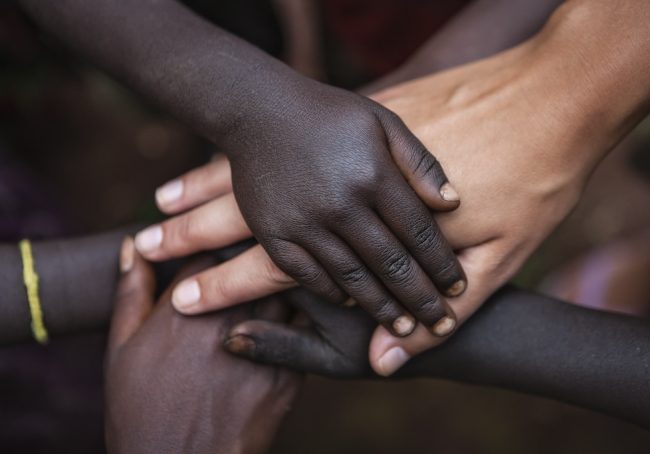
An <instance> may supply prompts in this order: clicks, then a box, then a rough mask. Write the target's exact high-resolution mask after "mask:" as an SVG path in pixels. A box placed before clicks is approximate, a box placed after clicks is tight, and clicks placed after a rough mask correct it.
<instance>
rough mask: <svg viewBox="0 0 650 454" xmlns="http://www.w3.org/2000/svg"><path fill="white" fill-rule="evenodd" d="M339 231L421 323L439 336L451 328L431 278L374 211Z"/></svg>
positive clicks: (450, 315)
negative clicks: (361, 220)
mask: <svg viewBox="0 0 650 454" xmlns="http://www.w3.org/2000/svg"><path fill="white" fill-rule="evenodd" d="M339 234H341V236H343V237H344V239H345V241H346V242H347V243H348V244H349V245H350V247H351V248H352V249H353V250H355V251H357V253H358V254H359V255H360V257H361V258H362V259H363V261H364V262H365V263H366V264H367V265H368V267H369V268H370V270H372V272H373V273H374V274H375V276H376V277H377V278H379V279H380V280H381V281H382V282H383V284H384V286H385V287H386V288H387V289H388V290H389V291H390V293H391V294H392V295H393V296H394V297H395V299H396V300H397V301H398V302H399V303H400V304H401V305H402V306H404V307H405V308H406V309H407V310H408V311H409V312H410V313H411V314H412V315H413V316H415V318H416V319H417V320H418V321H419V322H420V323H422V324H423V325H424V326H426V327H428V328H429V329H430V330H431V332H432V333H434V334H436V335H438V336H446V335H448V334H449V331H451V330H453V328H454V326H455V324H456V323H455V316H454V313H453V311H452V310H451V308H449V306H448V305H447V303H446V302H445V299H444V298H443V297H442V295H440V293H439V292H438V290H437V289H436V287H435V285H434V284H433V282H432V281H431V278H429V276H427V274H426V273H425V272H424V271H423V270H422V268H421V267H420V265H419V264H418V262H417V261H416V260H415V259H414V258H413V257H412V256H411V254H410V253H409V251H407V250H406V248H404V246H403V245H402V244H401V243H400V242H399V241H398V240H397V238H395V236H394V235H393V233H392V232H391V231H390V230H389V229H388V227H386V225H384V224H383V222H382V221H381V220H380V219H379V218H378V217H377V216H376V215H375V214H374V213H372V212H368V213H366V215H365V216H363V225H356V226H354V225H353V226H352V228H350V229H345V231H344V232H339Z"/></svg>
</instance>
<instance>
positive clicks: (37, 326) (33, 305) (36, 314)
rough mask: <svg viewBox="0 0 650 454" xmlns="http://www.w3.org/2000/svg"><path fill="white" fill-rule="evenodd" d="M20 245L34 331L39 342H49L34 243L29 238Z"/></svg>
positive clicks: (24, 280)
mask: <svg viewBox="0 0 650 454" xmlns="http://www.w3.org/2000/svg"><path fill="white" fill-rule="evenodd" d="M18 246H19V247H20V255H21V256H22V258H23V282H24V283H25V288H26V289H27V301H28V302H29V312H30V313H31V314H32V333H33V334H34V339H36V341H37V342H38V343H39V344H47V341H48V335H47V329H45V323H43V309H42V308H41V299H40V297H39V296H38V274H36V269H35V268H34V255H33V254H32V243H30V241H29V240H22V241H21V242H20V243H19V244H18Z"/></svg>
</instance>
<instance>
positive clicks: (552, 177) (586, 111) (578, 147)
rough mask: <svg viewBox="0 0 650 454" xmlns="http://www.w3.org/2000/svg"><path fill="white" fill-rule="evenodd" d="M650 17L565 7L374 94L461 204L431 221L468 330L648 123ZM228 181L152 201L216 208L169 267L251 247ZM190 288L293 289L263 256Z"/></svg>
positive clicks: (191, 215)
mask: <svg viewBox="0 0 650 454" xmlns="http://www.w3.org/2000/svg"><path fill="white" fill-rule="evenodd" d="M649 19H650V6H648V4H647V3H646V2H644V1H640V0H637V1H633V0H628V1H618V2H616V1H614V2H612V1H604V0H601V1H582V0H575V1H571V2H567V4H566V5H565V6H563V7H561V8H560V9H559V10H558V11H557V12H556V13H555V14H554V16H553V17H552V19H551V20H550V21H549V23H548V24H547V25H546V26H545V27H544V29H543V30H542V31H541V32H540V33H539V34H538V35H536V36H535V37H533V38H532V39H530V40H528V41H527V42H525V43H524V44H522V45H520V46H518V47H516V48H514V49H512V50H510V51H507V52H503V53H501V54H498V55H496V56H494V57H492V58H489V59H486V60H482V61H479V62H477V63H473V64H470V65H465V66H461V67H459V68H457V69H453V70H450V71H447V72H443V73H439V74H436V75H432V76H428V77H424V78H421V79H418V80H415V81H413V82H408V83H405V84H402V85H399V86H397V87H393V88H390V89H387V90H385V91H383V92H380V93H378V94H376V95H375V96H374V97H373V98H374V99H375V100H377V101H379V102H381V103H382V104H384V105H386V106H387V107H389V108H390V109H392V110H393V111H395V112H396V113H397V114H398V115H400V116H401V117H402V119H403V120H404V122H405V123H406V124H407V126H408V127H409V128H410V129H411V131H413V132H414V133H415V134H416V135H417V136H418V138H419V139H420V140H421V141H422V142H423V143H424V144H425V146H426V147H427V148H428V149H429V150H431V151H432V152H433V153H435V155H436V157H437V158H438V159H439V160H440V161H441V162H442V164H443V166H444V168H445V170H446V172H447V175H448V176H449V178H450V179H451V180H453V181H454V182H455V187H456V189H457V191H458V193H459V194H460V195H461V198H462V204H461V207H460V208H459V209H457V210H456V211H454V212H450V213H443V214H440V213H438V214H436V220H437V222H438V223H439V225H440V228H441V231H442V233H443V234H444V235H445V237H446V238H447V239H448V240H449V242H450V244H451V245H452V247H453V248H454V249H455V250H456V251H457V254H458V257H459V260H460V263H461V265H462V266H463V269H464V270H465V272H466V275H467V277H468V287H467V289H466V291H465V293H464V294H462V295H461V296H459V297H457V298H452V299H450V300H449V301H450V305H451V307H452V308H453V310H454V312H455V314H456V317H457V319H458V321H459V322H460V323H462V322H464V321H465V320H466V319H467V318H468V317H470V316H471V315H472V314H473V313H474V312H475V311H476V310H477V309H478V308H479V307H480V305H481V304H482V302H483V301H485V299H486V298H487V297H488V296H489V295H490V294H491V293H492V292H494V290H496V289H497V288H498V287H500V286H501V285H502V284H503V283H505V282H506V281H507V280H509V279H510V278H511V277H512V275H513V274H514V273H515V272H516V271H517V270H518V269H519V267H520V266H521V265H522V264H523V262H524V261H525V259H526V258H527V257H528V256H529V255H530V254H531V253H532V252H533V251H534V250H535V249H536V248H537V247H538V246H539V244H540V243H541V242H542V240H543V239H544V238H545V237H546V236H547V235H548V234H549V233H550V232H551V231H552V230H553V229H554V228H555V227H556V226H557V224H558V223H559V222H560V221H561V220H562V219H563V218H564V217H565V216H566V215H567V214H568V213H569V211H570V210H571V208H572V207H573V206H574V205H575V203H576V202H577V200H578V199H579V197H580V194H581V191H582V190H583V188H584V186H585V184H586V182H587V180H588V178H589V175H590V174H591V172H592V171H593V169H594V168H595V167H596V166H597V164H598V163H599V162H600V160H601V159H602V158H603V157H604V156H605V155H606V154H607V152H609V151H610V150H611V148H612V147H613V146H614V145H615V144H616V143H618V142H619V141H620V140H621V139H622V138H623V137H624V136H625V135H626V134H627V132H629V130H630V129H631V128H632V127H634V125H636V124H637V123H638V121H640V119H642V118H643V117H644V115H646V114H647V112H648V103H649V100H650V93H649V91H650V76H649V74H650V54H649V53H648V52H647V49H648V48H649V47H650V31H649V29H648V27H647V26H646V25H647V23H648V22H649ZM605 30H606V31H607V32H606V33H605ZM228 174H229V172H228V167H227V163H226V162H225V161H217V162H215V163H211V164H209V165H207V166H206V167H204V168H201V169H197V170H195V171H193V172H191V173H189V174H188V175H185V176H183V177H182V178H181V180H180V181H182V182H183V183H182V184H181V183H178V182H175V183H174V184H175V185H176V190H177V191H178V190H179V188H180V192H179V193H180V196H179V197H177V198H176V199H174V201H170V198H169V197H166V194H167V195H168V194H169V192H168V189H169V186H168V187H166V188H164V189H162V190H161V191H159V192H158V202H159V205H160V207H161V209H163V211H165V212H167V213H169V214H176V213H181V212H182V211H184V210H187V209H191V208H193V207H196V206H198V205H199V204H201V203H203V202H206V201H209V202H208V203H207V204H205V205H202V206H201V207H199V208H198V209H196V210H193V211H189V212H188V213H186V214H183V215H181V216H179V217H177V218H175V219H173V220H171V221H168V222H167V224H165V227H166V228H167V230H166V233H165V234H166V237H168V238H174V239H175V245H176V246H175V247H174V246H171V247H170V248H168V249H167V254H166V257H171V256H176V255H183V254H187V253H190V252H192V251H194V250H199V249H202V248H216V247H221V246H224V245H226V244H229V243H232V242H234V241H237V240H239V239H242V238H245V237H248V236H250V231H249V230H248V228H247V227H246V223H245V222H244V221H243V218H242V217H241V215H239V214H238V209H237V205H236V203H235V201H234V198H233V196H232V194H231V193H230V183H229V179H228ZM208 182H209V183H208ZM208 207H209V208H208ZM217 214H218V215H217ZM190 226H191V228H188V227H190ZM167 231H169V232H171V233H169V235H168V236H167ZM193 279H196V281H197V282H199V283H200V285H201V289H202V292H203V293H202V295H203V298H202V302H201V307H200V308H199V310H197V311H196V312H205V311H210V310H215V309H220V308H223V307H228V306H230V305H233V304H236V303H239V302H242V301H245V300H249V299H253V298H258V297H261V296H263V295H266V294H269V293H272V292H275V291H280V290H282V289H285V288H288V287H291V286H294V285H295V283H294V282H293V281H292V280H291V279H290V278H289V277H288V276H287V275H286V274H284V273H283V272H282V271H280V270H279V269H278V268H276V267H275V265H274V264H273V262H272V261H271V260H270V259H269V258H268V256H266V254H265V253H264V250H263V249H262V248H261V247H259V246H255V247H253V248H251V249H249V250H248V251H246V252H244V253H243V254H241V255H240V256H238V257H236V258H235V259H233V260H231V261H229V262H226V263H224V264H222V265H220V266H219V267H217V268H216V269H214V270H210V271H208V272H206V273H204V274H198V275H197V276H195V277H194V278H193ZM451 329H452V330H453V327H452V328H451ZM450 331H451V330H450ZM442 341H444V337H443V338H442V339H440V338H435V337H433V336H431V334H430V333H429V332H428V331H427V330H425V329H423V327H422V326H418V327H417V328H416V330H415V332H414V333H413V334H411V335H410V336H408V337H407V338H404V339H398V338H395V337H393V336H391V335H390V334H389V333H388V331H386V330H385V329H383V328H381V327H380V328H378V329H377V331H376V333H375V335H374V336H373V339H372V341H371V345H370V362H371V364H372V366H373V368H374V369H375V371H376V372H378V373H380V374H382V375H390V374H391V373H392V372H394V371H395V370H397V369H398V368H399V367H400V366H401V365H402V364H403V363H404V362H406V361H407V360H408V359H409V358H410V357H412V356H413V355H415V354H417V353H419V352H421V351H424V350H426V349H428V348H431V347H433V346H436V345H438V344H440V343H441V342H442Z"/></svg>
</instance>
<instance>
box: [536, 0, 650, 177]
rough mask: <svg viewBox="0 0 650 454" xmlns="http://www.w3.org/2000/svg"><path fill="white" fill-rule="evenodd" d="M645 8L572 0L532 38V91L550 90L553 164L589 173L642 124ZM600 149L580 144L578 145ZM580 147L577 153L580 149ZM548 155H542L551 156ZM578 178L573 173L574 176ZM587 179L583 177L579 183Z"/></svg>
mask: <svg viewBox="0 0 650 454" xmlns="http://www.w3.org/2000/svg"><path fill="white" fill-rule="evenodd" d="M648 23H650V3H648V2H646V1H644V0H618V1H610V0H571V1H569V2H567V3H566V4H565V5H563V6H562V7H560V8H558V10H557V11H556V13H555V14H554V15H553V16H552V18H551V20H550V21H549V22H548V23H547V25H546V26H545V27H544V29H543V30H542V32H540V33H539V35H538V36H536V38H535V39H533V40H531V42H530V47H531V49H532V51H531V52H530V54H529V57H531V58H530V60H529V63H530V65H531V71H530V74H532V75H536V76H533V77H531V78H530V79H529V81H528V82H529V83H530V89H531V90H540V91H541V92H546V93H549V95H550V97H549V102H552V103H553V105H554V108H555V111H556V114H557V117H558V118H565V119H567V118H572V120H569V128H570V129H569V128H567V123H566V122H565V127H564V129H561V127H559V126H558V128H557V130H558V131H563V130H564V131H567V132H568V133H564V136H565V137H567V140H571V141H573V144H572V145H569V146H567V148H565V150H566V149H573V150H576V152H575V153H573V152H572V153H571V155H567V154H566V153H565V152H561V154H562V156H560V158H561V159H560V160H559V161H557V163H558V166H559V167H561V166H566V167H580V168H581V170H582V174H586V175H588V174H590V173H591V171H593V170H594V169H595V167H596V165H597V164H598V163H599V162H600V160H601V159H602V158H603V157H604V156H605V155H606V154H607V153H608V152H609V151H610V150H611V148H612V147H613V146H614V145H615V144H616V143H618V142H619V141H620V140H621V139H622V138H623V137H624V136H625V135H626V134H627V133H628V132H629V131H630V130H631V129H632V128H633V127H634V126H635V125H636V124H637V123H638V122H639V121H640V120H641V119H643V118H644V117H645V115H647V114H648V108H649V105H650V103H649V101H650V52H648V49H649V48H650V27H648V26H647V25H648ZM587 141H589V143H597V144H599V146H592V147H585V146H584V145H583V144H584V143H587ZM581 148H582V149H581ZM554 153H555V152H554V151H552V150H549V152H548V154H549V156H551V159H552V160H553V159H554V156H553V155H554ZM576 174H577V175H579V174H580V173H576ZM585 180H586V178H585Z"/></svg>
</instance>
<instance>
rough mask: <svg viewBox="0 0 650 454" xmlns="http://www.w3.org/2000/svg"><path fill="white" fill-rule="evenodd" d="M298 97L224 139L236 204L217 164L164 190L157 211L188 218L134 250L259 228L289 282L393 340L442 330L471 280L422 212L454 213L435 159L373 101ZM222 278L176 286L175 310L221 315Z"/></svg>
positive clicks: (209, 244) (158, 255) (166, 254)
mask: <svg viewBox="0 0 650 454" xmlns="http://www.w3.org/2000/svg"><path fill="white" fill-rule="evenodd" d="M283 85H284V84H282V83H279V86H283ZM292 88H293V91H292V92H291V97H292V98H291V100H292V101H291V103H290V104H289V105H287V103H286V102H284V101H283V102H281V103H279V104H278V105H275V104H274V103H275V102H277V101H273V103H271V104H273V105H272V106H271V107H272V108H269V106H268V104H269V101H266V102H262V101H260V106H259V108H258V110H259V111H260V112H259V113H257V114H255V115H254V116H255V117H256V118H257V121H256V122H255V124H256V125H257V126H256V127H255V128H254V130H252V128H250V127H249V125H250V122H251V120H250V118H248V117H246V119H245V120H241V122H238V123H237V124H236V125H234V126H233V127H232V129H233V130H234V132H232V133H231V134H230V137H229V138H228V139H227V140H226V139H224V140H222V142H224V143H225V145H224V148H225V149H226V150H233V149H234V150H237V151H236V152H233V151H227V154H228V156H229V157H230V162H231V164H232V190H233V192H234V197H233V196H232V195H227V196H225V194H224V193H223V192H224V190H226V189H230V187H229V186H228V185H227V184H226V181H225V178H226V176H228V175H229V171H228V170H226V169H225V168H222V167H220V163H215V164H213V165H210V166H207V167H206V168H204V169H203V170H200V171H198V172H194V173H192V174H190V175H188V176H187V177H186V178H184V179H182V180H180V181H175V182H173V183H170V184H169V185H168V186H165V187H163V188H162V189H161V190H160V191H159V193H158V194H159V201H160V203H161V208H162V209H163V210H164V211H165V212H167V213H170V214H175V213H178V212H179V211H182V210H184V209H188V208H193V210H192V211H190V212H189V213H187V214H186V215H184V216H182V217H179V218H176V219H173V220H171V221H169V222H167V223H164V224H162V226H155V227H152V228H150V229H148V230H146V231H144V232H142V233H140V234H139V235H138V236H137V238H136V244H137V246H138V248H139V250H140V251H141V252H142V253H143V254H144V255H145V256H146V257H147V258H149V259H152V260H164V259H168V258H170V257H175V256H178V255H182V254H187V253H191V252H194V251H197V250H200V249H202V248H215V247H219V246H223V245H225V244H228V242H229V241H231V240H238V239H241V238H243V237H245V236H247V235H250V234H251V232H252V233H253V234H254V235H255V237H256V238H257V240H258V241H259V242H260V244H261V246H262V247H263V248H264V249H265V251H266V252H267V253H268V254H269V255H270V256H271V258H272V259H273V261H274V263H275V264H276V265H277V266H278V268H279V269H281V270H282V271H283V273H286V275H288V276H291V278H292V279H295V280H296V281H297V282H298V283H300V284H301V285H303V286H305V287H307V288H309V289H311V290H313V291H315V292H316V293H318V294H320V295H321V296H323V297H325V298H327V299H328V300H330V301H332V302H335V303H339V304H340V303H342V302H343V301H345V300H346V299H347V298H348V297H351V298H353V299H354V300H355V301H356V302H357V303H358V304H359V305H360V306H361V307H363V308H364V309H365V310H367V311H368V312H369V313H370V314H371V315H372V316H373V317H374V318H375V319H376V320H377V321H378V322H379V323H381V324H382V325H383V326H384V327H386V328H387V329H388V330H390V331H391V332H392V333H393V334H395V335H398V336H405V335H408V334H410V333H411V332H412V331H413V329H414V327H415V323H414V321H415V320H417V321H419V322H420V323H421V324H422V325H423V326H425V327H427V328H429V329H430V330H431V332H433V333H434V334H438V335H446V334H448V333H449V332H451V331H452V330H453V328H454V326H455V315H454V313H453V311H452V310H451V309H450V308H449V307H448V306H447V304H446V302H445V298H444V296H456V295H458V294H460V293H462V292H463V290H464V289H465V286H466V284H465V277H464V275H463V271H462V269H461V267H460V266H459V264H458V261H457V259H456V256H455V254H454V252H453V250H452V249H451V247H450V246H449V244H448V243H447V242H446V241H445V239H444V237H443V236H442V235H441V234H440V231H439V229H438V227H437V225H436V223H435V220H434V219H433V217H432V215H431V213H430V212H429V210H428V209H427V205H428V206H429V207H431V208H435V209H438V210H444V211H446V210H450V209H454V208H456V207H457V206H458V196H457V194H456V193H455V191H454V190H453V189H452V187H451V185H450V184H449V183H448V182H447V177H446V176H445V174H444V173H443V170H442V168H441V166H440V164H439V162H438V161H436V159H435V158H434V157H433V156H432V155H431V154H430V153H429V152H428V151H427V150H426V149H425V147H424V146H423V145H422V144H421V143H420V141H419V140H417V138H415V136H413V135H412V133H411V132H410V131H409V130H408V129H407V128H406V126H405V125H404V124H403V123H402V121H401V120H400V119H399V118H398V117H397V116H396V115H395V114H393V113H392V112H390V111H389V110H387V109H385V108H383V107H382V106H380V105H379V104H377V103H375V102H373V101H371V100H369V99H367V98H364V97H361V96H359V95H356V94H354V93H349V92H346V91H344V90H340V89H336V88H333V87H329V86H326V85H322V84H318V83H316V82H313V81H312V82H305V81H302V80H301V81H298V82H295V84H294V85H292ZM278 90H280V89H278ZM316 106H318V107H316ZM269 110H270V112H269ZM241 131H247V132H241ZM221 164H222V163H221ZM400 171H401V173H400ZM416 192H417V194H416ZM218 196H221V197H220V198H216V197H218ZM418 196H419V197H418ZM235 199H236V202H237V203H236V204H235ZM206 201H207V203H205V204H204V205H202V206H197V205H198V204H200V203H202V202H206ZM425 202H426V205H425ZM237 205H238V206H239V209H240V210H241V216H240V215H239V210H238V209H237V208H236V206H237ZM244 220H245V222H244ZM246 226H248V227H249V228H250V231H248V228H247V227H246ZM224 228H226V229H227V230H225V231H224V230H223V229H224ZM222 233H223V235H224V236H222V235H221V234H222ZM278 275H281V276H282V277H281V280H283V281H285V282H286V281H287V278H286V277H285V276H284V274H282V273H279V274H278ZM216 276H218V275H217V274H216V273H215V272H214V271H207V272H205V273H203V274H201V275H199V276H196V277H195V278H194V279H191V280H187V281H185V282H184V283H182V284H181V285H180V286H179V288H178V289H177V290H176V292H175V293H174V303H175V305H176V307H177V309H179V310H181V311H182V312H184V313H187V314H191V313H198V312H202V311H205V310H207V309H215V308H219V307H223V304H221V302H222V300H221V299H220V295H219V291H220V287H219V286H218V285H215V284H217V283H219V282H220V281H221V280H220V279H219V278H218V277H216Z"/></svg>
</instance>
